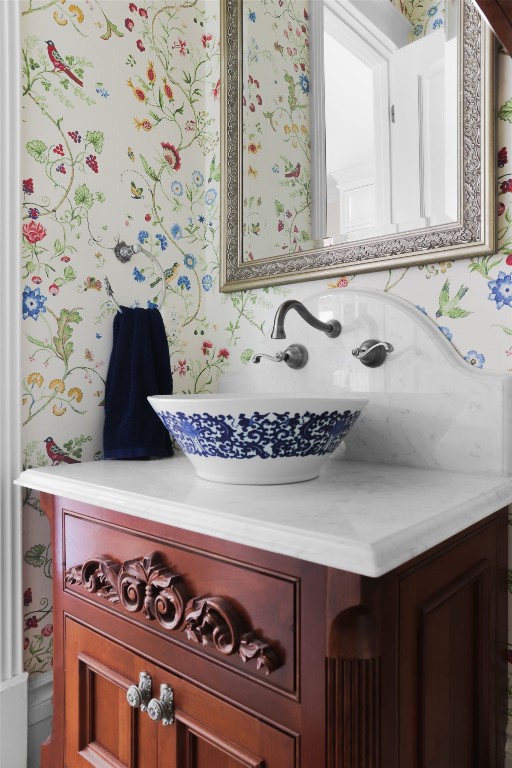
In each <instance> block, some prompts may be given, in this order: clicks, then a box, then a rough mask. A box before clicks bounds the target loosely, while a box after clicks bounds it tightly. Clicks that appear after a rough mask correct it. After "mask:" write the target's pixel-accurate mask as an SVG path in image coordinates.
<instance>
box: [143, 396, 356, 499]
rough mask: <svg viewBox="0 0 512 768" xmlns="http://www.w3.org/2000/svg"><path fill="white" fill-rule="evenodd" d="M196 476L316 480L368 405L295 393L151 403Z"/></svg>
mask: <svg viewBox="0 0 512 768" xmlns="http://www.w3.org/2000/svg"><path fill="white" fill-rule="evenodd" d="M148 400H149V402H150V404H151V406H152V407H153V409H154V410H155V412H156V413H157V414H158V416H159V417H160V419H161V420H162V422H163V424H164V425H165V426H166V428H167V429H168V430H169V433H170V435H171V437H172V438H173V439H174V440H175V442H176V443H177V444H178V445H179V446H180V448H181V449H182V450H183V452H184V453H185V454H186V456H187V457H188V458H189V459H190V461H191V462H192V464H193V465H194V467H195V470H196V473H197V475H198V476H199V477H202V478H204V479H205V480H213V481H214V482H217V483H235V484H240V485H275V484H281V483H297V482H302V481H304V480H312V479H313V478H315V477H318V474H319V472H320V468H321V466H322V464H323V463H324V462H325V461H326V460H327V459H328V458H329V457H330V456H331V454H332V453H333V451H334V450H335V449H336V448H337V447H338V446H339V445H340V443H341V441H342V440H343V439H344V438H345V437H346V436H347V434H348V433H349V431H350V429H351V428H352V427H353V425H354V424H355V422H356V421H357V419H358V417H359V414H360V413H361V411H362V410H363V408H364V407H365V405H366V404H367V402H368V400H367V399H364V398H358V397H348V398H347V397H319V396H314V395H294V394H251V395H246V394H232V393H229V394H217V395H158V396H156V395H155V396H152V397H148Z"/></svg>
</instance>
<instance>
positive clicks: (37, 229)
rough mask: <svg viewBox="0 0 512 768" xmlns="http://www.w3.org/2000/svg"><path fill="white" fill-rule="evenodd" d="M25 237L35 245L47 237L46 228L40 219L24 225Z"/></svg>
mask: <svg viewBox="0 0 512 768" xmlns="http://www.w3.org/2000/svg"><path fill="white" fill-rule="evenodd" d="M23 237H24V238H25V240H26V241H27V242H28V243H30V245H34V244H35V243H38V242H39V241H40V240H42V239H43V237H46V229H45V228H44V227H43V225H42V224H40V223H39V222H38V221H29V222H28V224H24V225H23Z"/></svg>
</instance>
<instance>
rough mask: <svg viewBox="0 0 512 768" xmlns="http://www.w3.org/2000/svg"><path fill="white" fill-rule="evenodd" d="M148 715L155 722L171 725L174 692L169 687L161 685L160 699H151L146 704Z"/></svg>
mask: <svg viewBox="0 0 512 768" xmlns="http://www.w3.org/2000/svg"><path fill="white" fill-rule="evenodd" d="M148 715H149V717H150V718H151V720H154V721H155V722H160V721H161V722H162V725H171V724H172V723H173V722H174V692H173V690H172V688H171V686H170V685H167V683H162V685H161V686H160V698H159V699H151V701H150V702H149V704H148Z"/></svg>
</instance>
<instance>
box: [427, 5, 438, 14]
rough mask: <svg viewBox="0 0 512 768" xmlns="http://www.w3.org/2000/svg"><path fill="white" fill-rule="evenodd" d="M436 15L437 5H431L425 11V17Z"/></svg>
mask: <svg viewBox="0 0 512 768" xmlns="http://www.w3.org/2000/svg"><path fill="white" fill-rule="evenodd" d="M436 13H437V5H433V6H432V7H431V8H429V9H428V11H427V16H435V15H436Z"/></svg>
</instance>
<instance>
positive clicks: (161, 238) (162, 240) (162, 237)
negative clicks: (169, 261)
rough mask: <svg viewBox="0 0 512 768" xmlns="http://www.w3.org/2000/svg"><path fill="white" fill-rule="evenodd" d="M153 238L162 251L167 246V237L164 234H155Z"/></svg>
mask: <svg viewBox="0 0 512 768" xmlns="http://www.w3.org/2000/svg"><path fill="white" fill-rule="evenodd" d="M155 238H156V239H157V240H158V242H159V243H160V248H161V249H162V251H165V249H166V248H167V238H166V236H165V235H160V234H158V235H155Z"/></svg>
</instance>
